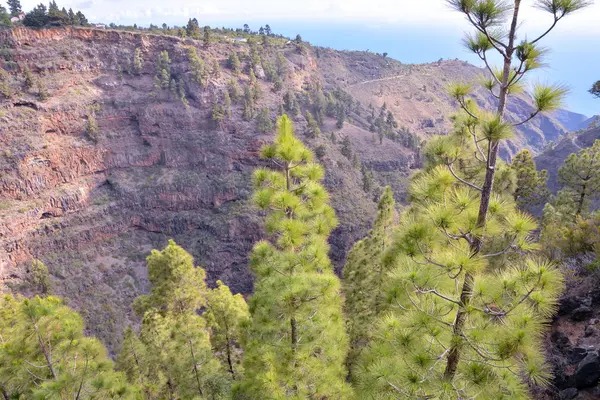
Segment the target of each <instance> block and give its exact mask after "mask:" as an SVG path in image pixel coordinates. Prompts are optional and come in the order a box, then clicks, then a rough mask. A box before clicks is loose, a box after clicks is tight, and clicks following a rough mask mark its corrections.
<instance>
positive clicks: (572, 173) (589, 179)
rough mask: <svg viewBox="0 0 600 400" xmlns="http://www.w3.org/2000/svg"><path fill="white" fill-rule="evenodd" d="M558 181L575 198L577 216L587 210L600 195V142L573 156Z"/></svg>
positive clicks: (567, 160)
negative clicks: (589, 204)
mask: <svg viewBox="0 0 600 400" xmlns="http://www.w3.org/2000/svg"><path fill="white" fill-rule="evenodd" d="M558 180H559V182H560V183H562V184H563V185H565V186H567V187H568V188H569V190H570V193H572V195H573V196H574V201H575V204H576V211H575V216H578V215H581V214H582V213H583V212H585V211H586V209H587V203H588V202H589V200H590V199H591V198H593V197H597V196H599V195H600V140H596V141H595V142H594V145H593V146H592V147H588V148H586V149H582V150H581V151H579V153H577V154H575V153H573V154H571V155H570V156H569V157H567V159H566V160H565V164H564V165H563V166H562V167H560V169H559V170H558Z"/></svg>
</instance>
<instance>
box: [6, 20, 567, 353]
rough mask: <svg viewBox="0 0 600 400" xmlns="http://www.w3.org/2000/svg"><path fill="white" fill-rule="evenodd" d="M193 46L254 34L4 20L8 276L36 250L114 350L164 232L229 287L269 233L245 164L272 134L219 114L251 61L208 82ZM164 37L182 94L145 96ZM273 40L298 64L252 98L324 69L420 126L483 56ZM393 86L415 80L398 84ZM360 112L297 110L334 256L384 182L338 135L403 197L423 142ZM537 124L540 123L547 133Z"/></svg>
mask: <svg viewBox="0 0 600 400" xmlns="http://www.w3.org/2000/svg"><path fill="white" fill-rule="evenodd" d="M186 46H195V47H197V50H198V54H199V55H200V57H202V58H203V59H204V60H205V64H206V65H207V66H209V65H211V63H212V61H213V60H217V61H218V62H219V63H220V64H221V66H222V67H224V66H225V60H226V58H227V57H228V55H229V54H230V52H231V51H232V50H234V49H235V50H236V51H237V52H238V53H239V54H240V56H241V57H242V59H243V60H244V59H245V57H244V55H245V54H247V52H248V47H247V45H245V44H231V43H220V44H215V45H214V46H212V47H211V48H210V49H204V48H201V47H200V46H199V44H198V43H196V42H194V41H191V40H188V41H183V40H181V39H178V38H173V37H164V36H152V35H141V34H134V33H128V32H115V31H99V30H92V29H54V30H40V31H32V30H26V29H15V30H13V31H0V47H5V48H9V49H10V53H11V57H10V61H3V60H2V61H0V63H1V64H0V66H2V67H3V68H4V69H6V70H8V71H10V72H11V79H12V81H11V88H12V90H13V95H12V96H11V97H10V98H6V99H2V100H1V103H0V290H13V291H21V292H24V293H26V294H32V293H33V289H32V288H31V286H30V285H29V284H28V267H29V265H30V263H31V260H32V259H33V258H39V259H41V260H42V261H43V262H44V263H46V264H47V265H48V267H49V270H50V273H51V275H52V282H53V286H54V292H55V293H56V294H58V295H61V296H64V297H65V298H66V299H67V301H68V303H69V304H70V305H71V306H73V307H75V308H76V309H77V310H79V311H80V312H81V313H82V315H83V316H84V318H85V319H86V321H87V322H88V326H89V327H90V329H91V330H92V332H93V333H94V334H96V335H98V336H99V337H100V338H101V339H102V340H103V341H104V342H105V343H106V344H107V345H108V347H109V348H110V349H111V350H114V349H116V348H117V347H118V342H119V338H120V336H121V331H122V330H123V329H124V328H125V327H126V326H127V325H128V324H130V323H135V321H136V317H135V316H134V315H133V313H132V311H131V307H130V305H131V302H132V301H133V299H134V298H135V297H136V296H138V295H139V294H141V293H144V292H147V290H148V282H147V276H146V270H145V261H144V260H145V257H146V256H147V254H148V252H149V251H150V250H151V249H152V248H160V247H162V246H164V245H165V244H166V242H167V240H168V239H169V238H174V239H175V240H176V242H177V243H178V244H180V245H182V246H183V247H184V248H185V249H186V250H188V251H189V252H191V253H192V254H193V255H194V257H195V259H196V262H197V263H198V264H199V265H202V266H203V267H204V268H205V269H206V271H207V273H208V282H209V284H212V283H213V282H214V281H215V280H217V279H221V280H223V281H224V282H225V283H226V284H228V285H229V286H231V287H232V289H233V290H234V291H238V292H242V293H249V292H251V290H252V275H251V272H250V271H249V269H248V266H247V264H248V261H247V255H248V253H249V251H250V250H251V248H252V245H253V244H254V243H255V242H256V241H258V240H260V239H261V238H262V235H263V226H262V218H261V215H259V213H258V212H257V210H256V209H255V208H254V207H253V206H252V204H251V201H250V198H251V193H252V185H251V174H252V171H253V169H254V168H256V167H257V166H259V165H261V161H260V159H259V151H260V148H261V146H262V144H264V143H266V142H268V141H269V140H271V138H272V134H270V133H269V134H261V133H259V132H258V130H257V125H256V122H255V121H250V122H248V121H245V120H244V119H243V118H242V106H241V104H239V103H234V104H233V106H232V115H231V117H230V118H229V119H228V120H227V121H226V122H225V123H224V124H223V126H221V127H220V128H218V129H217V128H216V127H215V125H214V124H213V123H212V121H211V120H210V115H211V108H212V104H213V102H215V101H220V99H221V98H222V95H221V93H222V91H223V90H226V88H227V82H228V81H229V80H230V79H235V80H237V81H238V82H239V85H240V87H243V85H244V84H246V82H247V81H248V76H247V75H246V73H247V71H248V65H247V61H244V64H245V65H244V67H245V68H244V71H246V72H244V73H243V74H242V75H241V76H239V77H236V76H234V75H232V74H231V71H228V70H226V69H224V70H223V71H222V72H221V74H220V76H218V77H217V76H211V77H210V78H209V80H208V84H207V85H206V87H201V86H199V85H198V84H197V83H195V82H194V81H193V80H192V78H191V72H190V63H189V61H188V59H187V57H186ZM136 48H140V49H141V51H142V54H143V59H144V63H143V68H142V73H141V74H139V75H132V74H129V73H126V72H125V73H119V71H127V70H128V69H130V65H131V60H132V57H133V54H134V51H135V49H136ZM163 50H167V51H168V52H169V55H170V58H171V60H172V65H171V71H172V73H173V75H174V76H175V77H176V78H177V79H180V80H182V81H183V82H184V85H185V88H186V94H187V99H188V101H189V106H188V107H186V106H184V105H183V104H182V103H181V101H180V100H179V99H178V97H177V96H174V95H172V94H170V92H169V91H168V90H167V91H162V92H160V93H158V94H156V95H155V96H151V92H152V91H153V76H154V74H155V62H156V60H157V58H158V54H159V53H160V52H161V51H163ZM278 52H282V53H283V54H284V55H285V57H286V59H287V62H288V67H289V73H288V74H287V77H286V80H285V82H284V89H283V91H281V92H279V93H276V92H274V91H273V90H271V84H270V83H268V82H266V81H264V80H261V81H260V85H261V87H262V92H263V95H262V97H261V98H260V100H259V101H258V104H257V107H261V108H262V107H265V106H266V107H269V109H270V111H271V115H272V116H275V114H276V110H277V109H278V106H279V105H280V104H281V102H282V93H285V92H286V91H287V90H291V91H295V92H297V93H301V92H302V87H303V85H305V84H306V82H311V81H316V80H318V81H321V82H323V84H324V87H325V88H326V89H331V88H333V87H335V86H341V87H343V88H345V89H346V90H347V91H348V92H349V93H350V94H352V95H353V96H354V97H355V98H356V99H358V100H360V101H361V102H362V103H363V106H365V107H366V105H368V104H369V103H373V105H374V106H376V107H379V106H380V105H381V104H383V102H384V101H385V102H387V104H388V106H389V108H390V109H392V111H393V112H394V114H395V116H396V119H397V120H398V122H399V124H400V125H401V126H406V127H408V128H410V129H411V131H413V132H416V133H418V134H420V135H421V136H422V137H427V135H429V134H431V133H437V132H438V131H439V132H443V131H445V130H446V129H448V128H449V126H450V125H449V120H448V116H449V115H450V113H451V112H452V111H453V109H454V108H453V107H454V106H453V104H452V102H451V101H450V100H449V99H448V98H447V96H446V95H445V94H443V87H444V82H446V81H449V80H450V79H452V78H458V77H461V76H463V75H464V76H466V77H467V78H471V77H472V76H475V75H476V74H477V73H479V72H480V70H478V69H477V68H475V67H472V66H469V65H467V64H464V63H461V62H444V63H439V64H431V65H423V66H412V67H411V66H406V65H403V64H401V63H398V62H397V61H393V60H389V59H385V60H383V59H382V58H381V57H378V56H375V55H373V54H370V55H369V54H365V53H340V52H333V51H328V50H322V51H321V52H320V54H319V58H317V57H316V56H315V54H314V52H313V51H312V50H311V51H309V53H308V54H307V55H300V54H297V53H296V51H295V49H294V48H293V47H286V46H283V45H281V46H279V47H274V48H271V49H269V50H268V52H265V54H266V56H265V57H271V58H274V57H275V55H276V54H277V53H278ZM25 64H26V65H27V66H28V67H29V69H30V70H31V71H33V73H34V75H35V77H36V79H39V80H40V81H42V82H43V83H44V85H45V86H46V88H47V90H48V94H49V97H48V99H46V100H45V101H41V100H40V99H39V96H38V95H37V89H36V88H35V87H34V88H32V89H29V90H26V89H24V86H23V78H22V74H21V70H22V67H23V66H24V65H25ZM121 75H122V76H121ZM396 76H401V78H396ZM388 78H391V79H388ZM377 79H380V80H378V81H374V80H377ZM422 82H425V83H422ZM424 84H426V86H427V88H426V89H425V90H423V85H424ZM399 87H406V89H403V90H405V91H406V90H408V92H406V93H404V92H403V93H404V94H402V95H401V96H400V95H399V94H398V93H396V90H397V89H398V88H399ZM381 91H383V94H382V95H381V96H380V95H379V93H380V92H381ZM417 97H418V99H421V100H418V99H416V98H417ZM428 99H429V100H431V101H429V100H428ZM480 101H481V102H482V104H483V103H484V104H488V103H485V102H486V101H488V100H486V99H484V98H481V99H480ZM522 101H523V102H524V104H525V105H526V104H527V99H526V98H525V99H524V100H522ZM525 105H524V106H523V107H525ZM525 108H526V107H525ZM523 113H526V111H523ZM92 114H93V115H95V118H96V120H97V122H98V126H99V129H98V134H97V138H96V139H95V140H91V139H90V137H89V136H88V135H87V134H86V123H87V120H88V118H89V116H90V115H92ZM544 123H548V124H549V125H550V126H551V129H549V130H550V131H551V132H550V133H548V134H547V135H550V136H548V137H554V136H553V135H556V132H555V131H560V130H561V129H562V128H561V127H560V125H559V124H558V123H557V122H556V121H554V120H550V119H548V120H547V121H546V122H544ZM365 125H366V123H365V115H364V114H362V115H358V114H357V115H352V122H351V123H346V124H345V126H344V128H342V129H341V130H338V129H337V128H335V121H333V120H329V119H328V120H326V121H325V124H324V126H323V127H322V131H323V135H321V137H319V138H316V139H308V138H305V137H304V136H303V135H302V133H303V132H304V128H305V121H304V118H303V117H302V116H298V117H296V118H295V126H296V130H297V132H298V134H299V136H300V137H302V138H303V139H304V140H305V141H306V142H307V144H308V145H309V146H310V147H311V148H313V149H314V148H316V147H317V146H323V148H324V149H325V156H324V157H323V158H322V163H323V165H324V166H325V168H326V178H325V184H326V186H327V188H328V189H329V190H330V193H331V198H332V203H333V205H334V207H335V209H336V212H337V214H338V217H339V219H340V226H339V227H338V228H337V229H336V230H335V232H334V234H333V235H332V237H331V240H330V244H331V257H332V259H333V260H334V263H335V265H336V267H337V268H338V269H339V268H340V267H341V266H342V265H343V261H344V259H345V255H346V252H347V250H348V249H349V248H350V247H351V245H352V244H353V243H354V242H355V241H356V240H357V239H358V238H360V237H362V236H363V235H364V234H365V233H366V231H367V229H368V228H369V226H370V224H371V221H372V219H373V217H374V214H375V208H376V207H375V203H374V201H373V200H374V199H375V198H376V197H377V194H378V189H377V188H376V189H374V190H373V191H372V192H370V193H365V191H364V190H363V188H362V175H361V172H360V170H359V169H357V168H356V167H355V166H353V165H352V162H351V161H350V160H348V159H347V158H346V157H344V156H342V155H341V153H340V142H341V138H343V137H344V136H348V137H349V138H350V141H351V143H352V149H353V152H355V153H356V154H357V156H358V158H359V160H360V162H361V163H362V164H364V165H365V166H366V167H368V168H369V169H370V170H372V172H373V174H374V176H375V181H376V184H377V185H386V184H389V185H391V186H392V187H393V189H394V191H395V193H396V196H397V198H398V200H402V199H403V198H404V197H405V187H406V182H407V180H408V176H409V175H410V174H411V171H412V169H414V168H417V167H418V166H419V158H418V155H417V154H416V153H415V152H414V151H412V150H410V149H407V148H405V147H403V146H402V145H400V144H398V143H396V142H392V141H390V140H388V139H385V140H384V143H383V145H379V144H374V143H373V134H372V133H371V132H369V131H368V130H367V129H365V128H368V125H366V126H365ZM539 126H540V125H535V126H533V128H530V129H532V131H533V132H534V133H535V134H536V135H537V134H540V135H542V136H543V134H541V133H539V132H540V131H539ZM331 132H335V136H336V137H337V138H338V140H337V142H336V143H333V142H332V141H331V140H330V133H331ZM523 132H525V131H523ZM526 134H527V132H525V133H523V135H526ZM523 137H524V136H523ZM535 140H538V139H535ZM535 140H534V139H532V140H529V139H527V140H526V142H527V143H529V142H531V141H535ZM545 140H546V139H545V137H544V138H541V139H539V141H540V143H543V142H544V141H545ZM515 143H516V144H515V145H514V146H516V147H518V146H519V145H520V144H519V143H521V142H515ZM536 143H537V142H536ZM507 154H508V153H507Z"/></svg>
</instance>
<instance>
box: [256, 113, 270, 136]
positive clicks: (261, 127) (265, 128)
mask: <svg viewBox="0 0 600 400" xmlns="http://www.w3.org/2000/svg"><path fill="white" fill-rule="evenodd" d="M256 121H257V124H258V131H259V132H261V133H269V132H271V131H272V130H273V121H272V120H271V112H270V111H269V108H268V107H263V108H261V109H260V111H259V112H258V115H257V117H256Z"/></svg>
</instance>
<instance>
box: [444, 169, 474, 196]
mask: <svg viewBox="0 0 600 400" xmlns="http://www.w3.org/2000/svg"><path fill="white" fill-rule="evenodd" d="M446 166H447V167H448V169H449V170H450V173H451V174H452V176H454V178H456V180H458V181H459V182H461V183H463V184H465V185H467V186H469V187H470V188H472V189H475V190H477V191H480V192H482V191H483V189H482V188H480V187H479V186H477V185H474V184H472V183H471V182H467V181H465V180H464V179H462V178H460V177H459V176H458V175H456V173H455V172H454V170H453V169H452V164H451V163H447V164H446Z"/></svg>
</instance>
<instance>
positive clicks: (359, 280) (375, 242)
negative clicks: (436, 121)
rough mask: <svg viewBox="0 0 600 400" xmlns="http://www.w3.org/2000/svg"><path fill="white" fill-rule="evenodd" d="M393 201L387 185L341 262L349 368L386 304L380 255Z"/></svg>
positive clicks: (386, 243)
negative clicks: (363, 233) (371, 216)
mask: <svg viewBox="0 0 600 400" xmlns="http://www.w3.org/2000/svg"><path fill="white" fill-rule="evenodd" d="M394 205H395V202H394V196H393V194H392V190H391V188H390V187H389V186H388V187H386V188H385V191H384V192H383V195H382V196H381V199H380V200H379V204H378V206H377V209H378V213H377V218H376V219H375V223H374V224H373V228H372V229H371V231H370V232H369V234H368V235H367V237H365V238H364V239H362V240H361V241H359V242H357V243H356V244H355V245H354V247H352V250H351V251H350V253H348V258H347V260H346V264H345V265H344V280H343V281H342V284H343V286H342V288H343V291H344V296H345V298H346V302H345V304H344V315H345V316H346V320H347V322H346V326H347V330H348V336H349V338H350V352H349V354H348V362H347V364H348V367H349V369H350V372H352V367H353V366H354V363H355V361H356V358H357V357H358V355H359V354H360V352H361V351H362V350H363V349H364V348H365V347H366V345H367V344H368V343H369V342H370V340H371V336H372V334H373V326H374V324H375V321H376V319H377V317H378V316H380V314H381V312H382V311H383V310H385V308H386V305H387V303H386V301H385V293H384V292H383V291H382V290H381V288H382V287H384V286H385V285H384V283H385V280H386V279H387V272H388V271H387V270H386V269H385V265H384V264H383V263H382V262H381V258H382V256H383V253H384V252H385V250H386V249H387V247H388V246H389V245H390V243H391V240H392V229H393V227H394V222H395V221H394V217H395V210H394Z"/></svg>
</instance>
